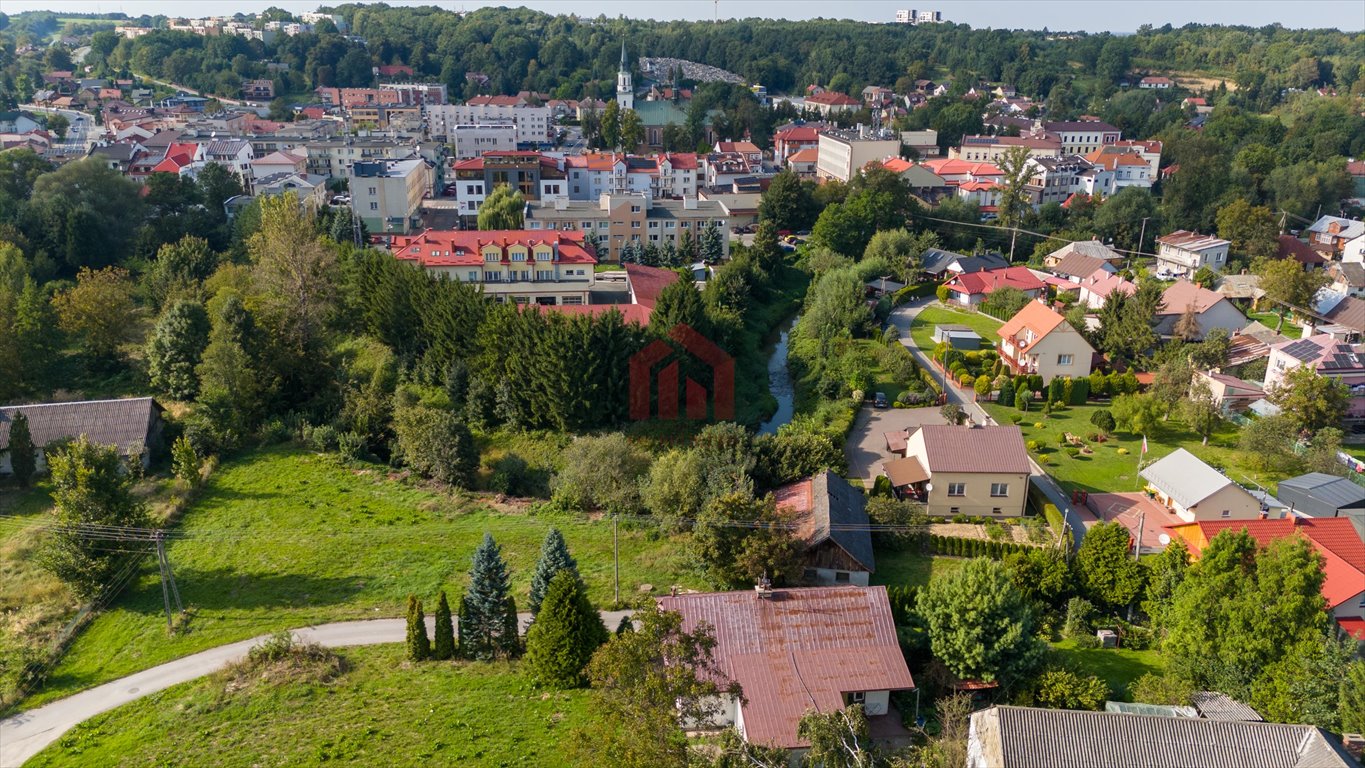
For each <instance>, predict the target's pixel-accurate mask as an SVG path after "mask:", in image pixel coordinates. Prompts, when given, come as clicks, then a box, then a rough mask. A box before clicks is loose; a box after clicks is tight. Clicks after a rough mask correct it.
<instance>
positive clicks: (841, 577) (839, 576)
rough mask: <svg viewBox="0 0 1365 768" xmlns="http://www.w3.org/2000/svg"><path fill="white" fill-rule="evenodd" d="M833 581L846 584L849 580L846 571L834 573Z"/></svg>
mask: <svg viewBox="0 0 1365 768" xmlns="http://www.w3.org/2000/svg"><path fill="white" fill-rule="evenodd" d="M834 580H835V581H836V582H838V583H840V584H847V583H848V580H849V573H848V571H835V572H834Z"/></svg>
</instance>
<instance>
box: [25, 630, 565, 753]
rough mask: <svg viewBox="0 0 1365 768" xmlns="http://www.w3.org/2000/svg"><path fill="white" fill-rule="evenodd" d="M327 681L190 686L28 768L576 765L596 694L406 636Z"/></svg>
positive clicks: (69, 737) (70, 738) (86, 727)
mask: <svg viewBox="0 0 1365 768" xmlns="http://www.w3.org/2000/svg"><path fill="white" fill-rule="evenodd" d="M340 653H341V655H342V656H344V657H345V658H346V660H347V661H348V662H349V663H350V664H351V668H350V670H349V671H347V672H345V673H344V674H342V675H341V676H340V677H338V678H336V679H334V680H332V681H331V682H328V683H309V682H284V683H275V684H264V683H256V684H248V685H247V687H246V688H244V689H240V690H237V689H234V688H233V687H232V686H229V685H228V683H229V681H230V678H229V677H228V676H227V675H226V674H221V673H220V674H218V675H213V676H211V677H208V678H204V679H202V680H198V681H194V682H190V683H185V684H183V685H178V686H175V687H173V688H170V689H168V690H166V691H163V692H161V693H158V694H155V695H152V696H149V697H147V698H145V699H142V700H141V701H137V702H134V703H132V704H129V705H127V706H124V707H120V708H119V709H116V710H113V711H112V712H108V713H105V714H103V715H99V716H98V717H95V718H93V719H91V720H89V721H87V722H85V723H83V724H81V725H79V726H77V727H76V728H75V729H74V730H72V731H71V732H70V733H68V734H66V735H65V736H63V737H62V738H61V739H60V740H58V741H57V742H56V743H55V744H53V745H52V746H50V747H48V748H47V749H46V750H44V751H43V752H42V753H40V754H39V755H37V756H36V757H34V758H33V759H32V760H30V761H29V762H28V763H27V764H26V765H28V766H39V767H41V766H65V765H75V764H80V765H105V766H115V765H117V766H163V765H176V766H187V767H188V766H214V768H257V767H259V766H291V767H293V766H318V765H333V764H348V765H389V766H409V765H411V766H418V765H461V766H499V767H502V766H550V767H557V766H569V765H572V762H571V758H570V757H569V755H568V754H567V752H568V750H567V749H566V748H565V746H564V744H565V741H566V740H567V736H568V734H569V731H570V730H571V729H572V728H574V727H576V726H579V725H581V724H583V723H585V722H587V721H588V719H589V718H590V717H591V714H590V710H589V699H588V694H587V693H586V692H585V691H569V692H560V691H541V690H538V689H535V688H533V687H532V686H531V685H530V684H529V683H528V682H527V681H526V679H525V678H524V677H523V676H522V675H521V673H520V671H519V669H518V667H517V665H515V664H509V663H487V664H484V663H476V662H453V663H452V662H429V663H427V664H423V665H421V666H418V667H414V666H412V665H411V664H409V663H408V662H406V661H405V660H404V659H403V647H402V646H401V645H386V646H374V647H365V648H352V649H342V650H341V651H340Z"/></svg>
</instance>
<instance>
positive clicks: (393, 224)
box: [348, 157, 432, 234]
mask: <svg viewBox="0 0 1365 768" xmlns="http://www.w3.org/2000/svg"><path fill="white" fill-rule="evenodd" d="M348 178H349V180H350V192H351V211H352V213H354V214H355V215H356V216H358V217H360V219H361V220H362V221H364V222H365V226H366V227H368V228H369V230H370V232H373V233H375V234H380V233H385V232H397V233H400V234H407V233H409V232H412V231H413V230H415V229H418V228H419V227H420V226H421V224H422V222H421V218H420V215H419V214H420V213H421V209H422V200H423V199H425V198H427V197H429V196H430V195H431V191H432V173H431V166H430V165H429V164H428V163H427V161H426V160H423V159H422V158H420V157H409V158H407V159H404V160H370V161H359V162H356V163H354V164H352V165H351V168H350V173H349V174H348Z"/></svg>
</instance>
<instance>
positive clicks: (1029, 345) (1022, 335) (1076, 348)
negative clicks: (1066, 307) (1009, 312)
mask: <svg viewBox="0 0 1365 768" xmlns="http://www.w3.org/2000/svg"><path fill="white" fill-rule="evenodd" d="M997 333H998V334H999V336H1000V343H999V350H1000V359H1001V360H1004V361H1005V363H1006V364H1007V365H1008V366H1009V368H1010V373H1015V374H1019V373H1024V374H1037V375H1039V376H1042V377H1043V381H1045V382H1048V381H1052V380H1053V379H1054V378H1056V377H1058V376H1070V377H1072V378H1078V377H1081V376H1089V375H1090V368H1091V366H1092V365H1093V364H1094V360H1095V350H1094V348H1093V347H1091V346H1090V344H1089V342H1087V341H1086V340H1085V337H1084V336H1082V335H1081V334H1080V332H1079V331H1077V330H1076V329H1075V328H1073V327H1072V325H1071V323H1068V322H1067V321H1066V318H1065V317H1063V316H1062V315H1061V314H1060V313H1058V312H1057V311H1055V310H1053V309H1052V308H1051V307H1049V306H1048V305H1046V304H1044V303H1042V302H1041V301H1030V302H1029V303H1028V304H1025V305H1024V308H1023V309H1021V310H1019V311H1018V312H1017V313H1015V315H1014V317H1011V318H1010V319H1009V322H1007V323H1005V324H1004V325H1002V326H1000V329H999V330H998V331H997Z"/></svg>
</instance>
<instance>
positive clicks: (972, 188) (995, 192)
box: [957, 181, 1005, 219]
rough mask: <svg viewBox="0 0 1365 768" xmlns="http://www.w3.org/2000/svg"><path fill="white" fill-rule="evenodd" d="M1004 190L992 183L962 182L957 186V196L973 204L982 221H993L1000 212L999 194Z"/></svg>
mask: <svg viewBox="0 0 1365 768" xmlns="http://www.w3.org/2000/svg"><path fill="white" fill-rule="evenodd" d="M1004 190H1005V188H1004V187H1003V186H1001V185H1000V184H998V183H996V182H994V181H964V182H962V183H961V184H958V185H957V196H958V197H960V198H962V199H963V200H965V201H967V202H969V203H975V204H976V206H977V208H979V209H981V217H982V218H983V219H993V218H995V216H996V214H997V213H998V212H999V211H1000V194H1001V193H1002V192H1003V191H1004Z"/></svg>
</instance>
